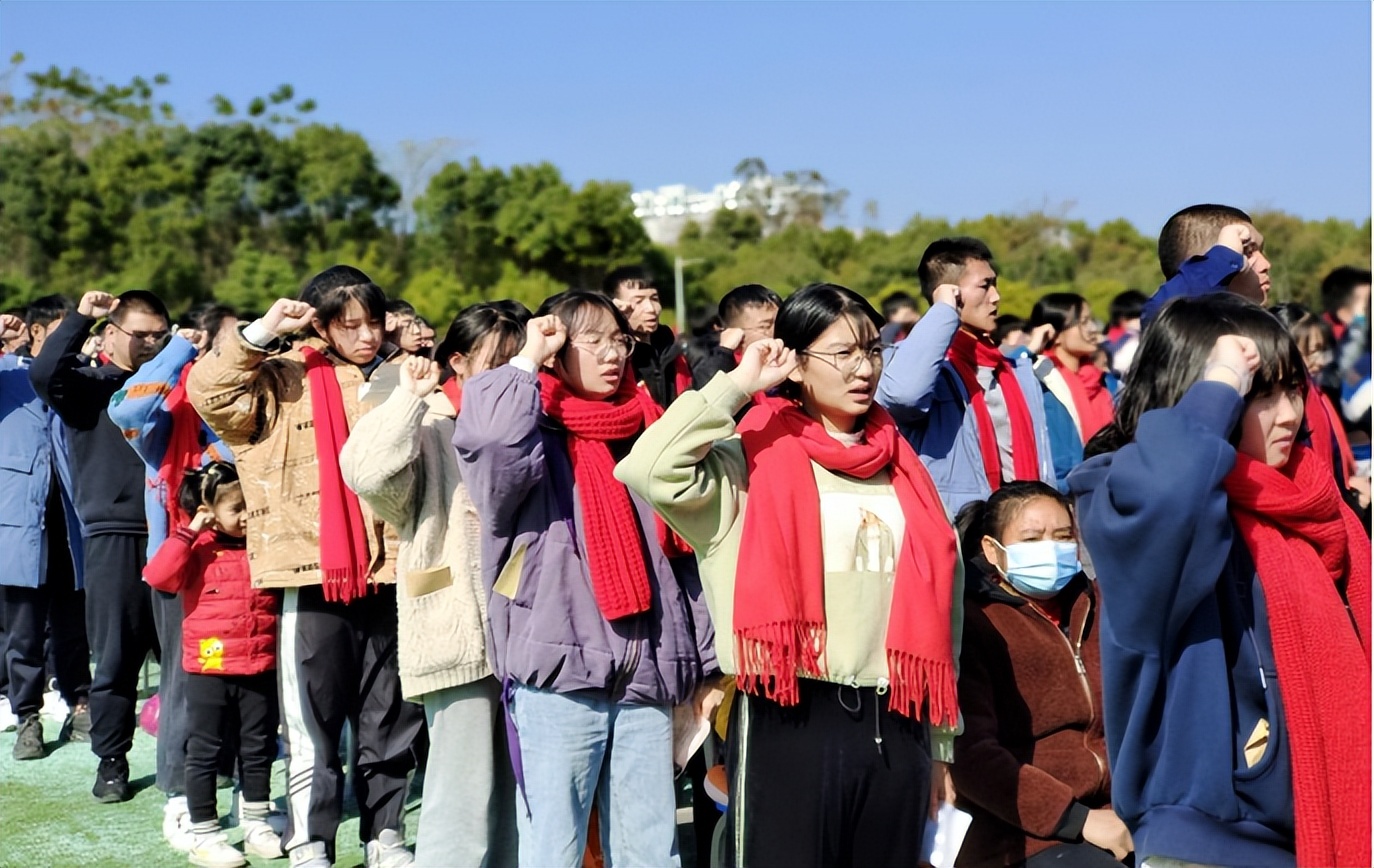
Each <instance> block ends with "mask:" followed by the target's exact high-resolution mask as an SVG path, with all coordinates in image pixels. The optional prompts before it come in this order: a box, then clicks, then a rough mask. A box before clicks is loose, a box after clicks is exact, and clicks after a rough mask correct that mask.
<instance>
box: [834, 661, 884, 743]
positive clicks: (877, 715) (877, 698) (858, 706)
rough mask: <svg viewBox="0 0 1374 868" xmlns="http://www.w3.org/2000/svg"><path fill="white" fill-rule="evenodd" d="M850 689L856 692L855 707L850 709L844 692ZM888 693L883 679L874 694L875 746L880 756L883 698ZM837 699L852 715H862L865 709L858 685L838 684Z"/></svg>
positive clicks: (861, 692) (836, 688) (836, 689)
mask: <svg viewBox="0 0 1374 868" xmlns="http://www.w3.org/2000/svg"><path fill="white" fill-rule="evenodd" d="M846 687H848V688H850V689H851V690H853V691H854V707H853V708H850V707H849V703H848V702H845V698H844V690H845V688H846ZM886 693H887V680H886V679H881V680H880V681H879V682H878V687H877V689H876V690H874V692H873V744H874V745H875V746H876V747H877V748H878V755H879V756H881V755H882V753H883V703H882V699H881V697H882V696H884V695H885V694H886ZM835 699H836V701H838V702H839V703H840V708H843V709H844V710H845V711H847V712H849V713H850V714H860V713H862V712H863V708H864V695H863V691H862V690H860V689H859V686H858V685H857V684H838V685H836V686H835Z"/></svg>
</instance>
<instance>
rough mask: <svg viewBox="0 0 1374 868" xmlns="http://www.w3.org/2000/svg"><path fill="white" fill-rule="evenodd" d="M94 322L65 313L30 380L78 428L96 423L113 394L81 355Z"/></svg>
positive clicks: (56, 410) (59, 412)
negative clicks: (82, 360) (97, 378)
mask: <svg viewBox="0 0 1374 868" xmlns="http://www.w3.org/2000/svg"><path fill="white" fill-rule="evenodd" d="M93 325H95V320H93V319H91V318H90V317H88V316H82V315H81V314H79V313H70V314H67V315H66V316H64V317H63V318H62V321H61V322H60V323H58V324H57V328H55V329H53V333H52V334H51V335H49V336H48V340H47V341H46V342H45V343H44V344H43V349H42V351H41V352H40V353H39V354H38V357H37V358H35V359H34V360H33V365H32V366H30V368H29V382H31V383H32V384H33V389H34V391H35V392H37V393H38V397H40V398H42V399H43V403H45V404H47V405H48V406H49V407H51V408H52V409H53V412H55V413H56V414H57V415H58V416H59V417H61V419H62V421H63V422H66V423H67V424H68V425H70V426H71V427H73V428H75V429H77V430H78V431H89V430H91V429H92V428H94V427H95V426H96V423H98V422H99V421H100V411H101V410H102V409H104V407H105V405H106V403H108V401H109V394H110V392H109V390H108V388H106V387H104V386H102V385H101V384H98V383H97V381H96V379H95V377H94V376H92V372H93V369H92V368H89V367H87V366H86V365H84V364H82V362H81V359H80V358H79V356H80V355H81V348H82V347H83V346H84V345H85V343H86V338H87V337H88V336H89V335H90V331H91V326H93Z"/></svg>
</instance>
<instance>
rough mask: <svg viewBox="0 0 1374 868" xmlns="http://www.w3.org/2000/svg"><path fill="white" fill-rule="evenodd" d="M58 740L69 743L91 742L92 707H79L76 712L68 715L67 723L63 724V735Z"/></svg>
mask: <svg viewBox="0 0 1374 868" xmlns="http://www.w3.org/2000/svg"><path fill="white" fill-rule="evenodd" d="M58 738H59V739H61V740H62V741H68V742H89V741H90V740H91V708H90V706H88V705H78V706H77V707H76V710H75V711H73V712H72V713H71V714H68V715H67V722H66V723H64V724H62V733H61V735H59V736H58Z"/></svg>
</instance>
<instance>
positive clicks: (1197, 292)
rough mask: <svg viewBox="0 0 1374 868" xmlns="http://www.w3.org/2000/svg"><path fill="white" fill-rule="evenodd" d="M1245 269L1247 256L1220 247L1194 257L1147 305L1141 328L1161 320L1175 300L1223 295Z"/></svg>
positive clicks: (1181, 267) (1142, 312)
mask: <svg viewBox="0 0 1374 868" xmlns="http://www.w3.org/2000/svg"><path fill="white" fill-rule="evenodd" d="M1244 266H1245V257H1244V256H1241V255H1240V254H1239V253H1237V252H1236V251H1234V250H1232V249H1231V248H1229V247H1225V246H1223V245H1221V244H1218V245H1217V246H1215V247H1213V248H1212V249H1211V250H1209V251H1207V252H1206V253H1205V254H1203V255H1202V256H1194V257H1193V258H1192V259H1189V260H1188V261H1187V262H1185V263H1183V264H1182V265H1180V266H1179V268H1178V274H1175V275H1174V276H1173V277H1171V278H1169V279H1168V280H1167V281H1166V282H1165V283H1164V285H1163V286H1161V287H1160V288H1159V289H1157V290H1155V294H1154V295H1152V296H1150V300H1149V301H1147V302H1145V308H1144V309H1143V310H1141V312H1140V324H1141V326H1142V327H1143V326H1147V325H1149V324H1150V323H1151V322H1152V321H1154V318H1155V317H1157V316H1159V312H1160V311H1161V310H1163V309H1164V305H1166V304H1168V303H1169V302H1171V301H1173V300H1174V299H1176V298H1185V297H1186V298H1197V297H1198V296H1202V295H1211V294H1212V293H1214V292H1220V291H1221V290H1223V289H1225V288H1226V287H1227V286H1228V285H1229V284H1230V283H1231V279H1232V278H1234V277H1235V276H1236V275H1237V274H1240V270H1241V268H1243V267H1244Z"/></svg>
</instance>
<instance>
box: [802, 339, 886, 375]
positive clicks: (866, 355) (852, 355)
mask: <svg viewBox="0 0 1374 868" xmlns="http://www.w3.org/2000/svg"><path fill="white" fill-rule="evenodd" d="M891 347H892V345H891V344H874V345H873V346H871V347H869V348H867V349H864V348H862V347H853V348H852V349H848V350H845V351H843V352H839V353H821V352H817V351H815V350H798V351H797V355H799V356H810V357H812V358H816V359H820V360H821V361H823V362H825V363H826V364H827V365H829V366H830V367H832V368H834V369H835V370H837V371H839V372H840V374H842V375H843V376H844V377H845V379H849V378H851V377H853V376H854V375H855V374H857V373H859V368H862V367H863V364H864V359H867V360H868V361H869V363H870V364H872V365H873V368H874V369H875V370H877V369H879V368H881V367H882V366H883V353H885V352H887V351H888V350H889V349H891Z"/></svg>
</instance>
